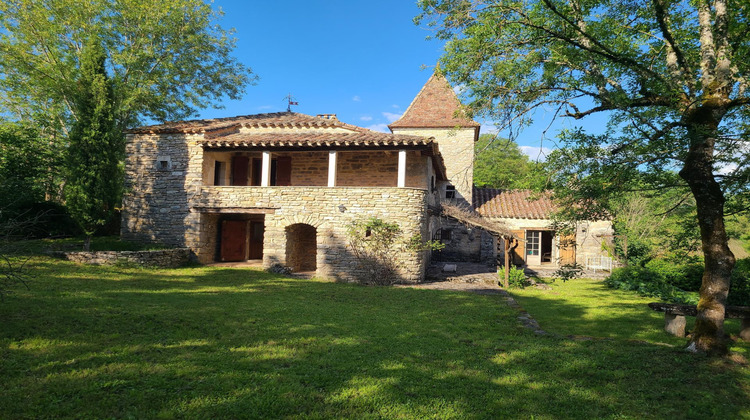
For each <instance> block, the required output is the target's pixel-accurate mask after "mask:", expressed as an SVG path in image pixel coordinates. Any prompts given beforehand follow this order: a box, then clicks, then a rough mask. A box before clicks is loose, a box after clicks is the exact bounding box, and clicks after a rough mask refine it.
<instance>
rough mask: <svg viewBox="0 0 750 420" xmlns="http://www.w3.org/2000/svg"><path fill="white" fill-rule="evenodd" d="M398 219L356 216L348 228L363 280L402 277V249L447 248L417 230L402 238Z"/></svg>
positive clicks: (386, 282) (375, 281) (383, 282)
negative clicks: (391, 220) (419, 233)
mask: <svg viewBox="0 0 750 420" xmlns="http://www.w3.org/2000/svg"><path fill="white" fill-rule="evenodd" d="M402 233H403V231H402V230H401V228H400V227H399V225H398V224H397V223H389V222H386V221H383V220H382V219H379V218H376V217H372V218H370V219H367V220H355V221H354V222H352V223H351V224H350V225H349V227H348V228H347V238H348V239H349V248H350V249H351V251H352V255H354V258H355V259H356V260H357V263H358V265H359V267H360V269H361V272H362V273H363V275H362V278H360V279H359V280H360V282H361V283H363V284H375V285H390V284H393V283H395V282H396V281H398V280H399V278H398V273H397V271H398V270H397V268H398V258H399V255H400V254H403V253H418V252H423V251H429V250H439V249H443V248H444V246H445V245H444V244H442V243H440V242H439V241H427V242H424V241H422V239H421V236H420V235H418V234H415V235H412V236H411V237H410V238H408V239H404V238H402Z"/></svg>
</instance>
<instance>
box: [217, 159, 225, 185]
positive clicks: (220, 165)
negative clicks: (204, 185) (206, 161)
mask: <svg viewBox="0 0 750 420" xmlns="http://www.w3.org/2000/svg"><path fill="white" fill-rule="evenodd" d="M226 172H227V164H226V162H219V161H218V160H217V161H216V162H214V185H226V182H225V181H226Z"/></svg>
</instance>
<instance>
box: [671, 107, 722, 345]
mask: <svg viewBox="0 0 750 420" xmlns="http://www.w3.org/2000/svg"><path fill="white" fill-rule="evenodd" d="M706 114H708V113H705V114H703V117H704V118H705V117H706ZM717 127H718V121H715V120H714V121H709V122H706V121H705V120H704V121H701V122H700V123H699V124H696V125H693V126H691V127H690V128H689V129H688V135H689V137H690V150H689V152H688V156H687V158H686V160H685V166H684V167H683V168H682V170H681V171H680V177H682V178H683V179H684V180H685V181H686V182H687V183H688V186H689V187H690V190H691V191H692V193H693V196H694V197H695V203H696V207H697V211H698V226H699V227H700V232H701V242H702V249H703V256H704V260H705V269H704V271H703V282H702V284H701V288H700V300H699V302H698V316H697V317H696V320H695V330H694V331H693V335H692V338H691V340H690V343H689V345H688V349H689V350H691V351H696V352H705V353H708V354H714V355H722V354H726V353H727V351H728V349H727V343H726V340H725V338H724V312H725V307H726V303H727V295H728V294H729V280H730V275H731V274H732V269H733V268H734V263H735V259H734V255H733V254H732V251H730V250H729V245H728V240H727V233H726V229H725V227H724V202H725V199H724V192H723V191H722V189H721V186H720V185H719V183H718V182H716V179H715V178H714V175H713V152H714V142H715V139H714V137H713V136H714V135H715V134H714V133H716V128H717Z"/></svg>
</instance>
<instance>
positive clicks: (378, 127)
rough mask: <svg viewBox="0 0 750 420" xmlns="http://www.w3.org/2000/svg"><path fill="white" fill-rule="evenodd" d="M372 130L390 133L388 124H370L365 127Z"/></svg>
mask: <svg viewBox="0 0 750 420" xmlns="http://www.w3.org/2000/svg"><path fill="white" fill-rule="evenodd" d="M365 128H367V129H369V130H372V131H380V132H381V133H390V132H391V130H389V129H388V124H373V125H370V126H367V127H365Z"/></svg>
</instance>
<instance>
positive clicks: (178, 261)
mask: <svg viewBox="0 0 750 420" xmlns="http://www.w3.org/2000/svg"><path fill="white" fill-rule="evenodd" d="M57 255H58V256H60V257H62V258H65V259H66V260H68V261H73V262H77V263H81V264H94V265H113V264H117V263H128V264H138V265H144V266H152V267H180V266H183V265H185V264H187V262H188V261H190V256H191V252H190V249H189V248H176V249H160V250H155V251H97V252H61V253H59V254H57Z"/></svg>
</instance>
